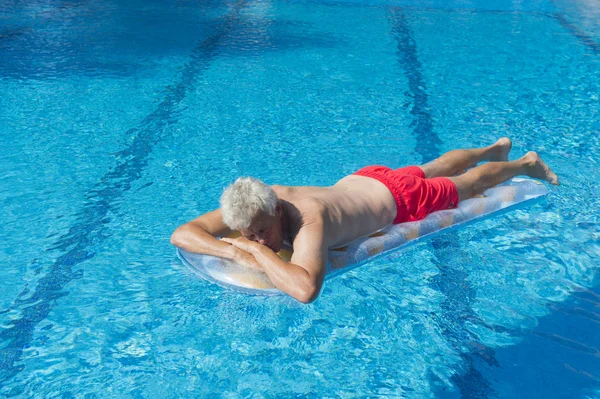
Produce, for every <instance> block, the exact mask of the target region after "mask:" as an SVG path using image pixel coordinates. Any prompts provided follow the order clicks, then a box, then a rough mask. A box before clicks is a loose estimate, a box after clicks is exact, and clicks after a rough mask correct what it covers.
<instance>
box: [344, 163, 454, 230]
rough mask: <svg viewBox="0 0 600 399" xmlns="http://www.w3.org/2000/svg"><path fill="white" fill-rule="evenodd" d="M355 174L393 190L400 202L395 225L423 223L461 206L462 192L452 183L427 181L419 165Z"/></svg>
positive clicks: (441, 179) (377, 168)
mask: <svg viewBox="0 0 600 399" xmlns="http://www.w3.org/2000/svg"><path fill="white" fill-rule="evenodd" d="M354 174H355V175H359V176H366V177H370V178H373V179H375V180H378V181H380V182H381V183H383V184H385V186H386V187H387V188H388V190H390V192H391V193H392V195H393V196H394V200H395V201H396V218H395V219H394V224H398V223H403V222H412V221H415V220H421V219H423V218H424V217H425V216H427V215H429V214H430V213H432V212H435V211H439V210H442V209H451V208H456V206H457V205H458V189H457V188H456V185H455V184H454V183H453V182H452V180H450V179H448V178H447V177H434V178H432V179H427V178H425V173H423V170H422V169H421V168H419V167H418V166H408V167H406V168H400V169H390V168H388V167H386V166H367V167H366V168H362V169H360V170H359V171H357V172H356V173H354Z"/></svg>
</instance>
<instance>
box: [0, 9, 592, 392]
mask: <svg viewBox="0 0 600 399" xmlns="http://www.w3.org/2000/svg"><path fill="white" fill-rule="evenodd" d="M599 71H600V5H599V3H598V2H596V1H594V0H578V1H567V0H553V1H551V0H539V1H530V2H520V1H506V0H490V1H482V0H480V1H475V0H472V1H470V0H462V1H459V0H456V1H443V0H428V1H416V0H414V1H408V0H407V1H402V0H333V1H331V0H271V1H269V0H239V1H237V2H235V1H210V0H206V1H183V0H178V1H174V2H171V3H170V4H167V2H161V1H156V0H154V1H152V0H150V1H148V0H145V1H141V0H133V1H129V2H125V1H117V0H108V1H104V2H91V1H85V0H80V1H57V0H56V1H43V2H42V1H39V2H36V1H6V0H0V137H1V138H2V141H1V143H2V145H1V146H0V204H1V205H2V206H1V207H0V221H1V226H2V228H1V229H0V260H1V261H2V268H0V395H2V396H4V397H23V398H25V397H65V398H68V397H85V398H92V397H102V398H104V397H133V398H170V397H229V398H240V397H248V398H251V397H254V398H263V397H264V398H275V397H315V398H322V397H330V398H333V397H343V398H350V397H408V398H431V397H440V398H458V397H461V398H596V397H600V357H599V351H600V334H599V333H598V332H599V331H600V330H599V328H600V281H599V280H598V265H599V264H600V220H599V209H600V190H598V188H597V175H598V173H599V172H600V165H599V161H598V159H599V158H600V122H599V121H600V115H599V114H600V99H599V98H600V74H599ZM502 135H509V136H510V137H511V138H512V139H513V141H514V147H513V153H512V155H511V158H513V159H514V158H516V157H518V156H520V155H522V154H524V153H525V151H527V150H529V149H535V150H537V151H538V152H539V153H540V154H541V155H542V157H543V158H544V159H545V160H546V161H547V162H548V163H549V164H550V166H552V167H553V169H554V170H555V171H556V172H557V173H558V175H559V176H560V177H561V179H562V182H563V185H562V186H560V187H559V188H552V189H551V193H550V195H549V196H548V199H547V200H546V201H544V202H542V203H539V204H537V205H535V206H533V207H529V208H525V209H521V210H517V211H514V212H511V213H508V214H506V215H502V216H499V217H496V218H492V219H489V220H486V221H484V222H481V223H478V224H475V225H472V226H469V227H468V228H465V229H461V230H459V231H457V232H453V233H449V234H446V235H442V236H439V237H437V238H434V239H431V240H426V241H424V242H421V243H419V244H418V245H415V246H413V247H411V248H409V249H407V250H405V251H402V252H395V253H391V254H388V255H385V256H383V257H380V258H378V259H376V260H374V261H372V262H369V263H367V264H365V265H363V266H361V267H360V268H358V269H356V270H354V271H352V272H349V273H347V274H345V275H343V276H340V277H338V278H335V279H333V280H330V281H329V282H328V283H327V284H326V286H325V288H324V290H323V292H322V294H321V296H320V298H319V299H318V300H317V301H316V302H315V303H313V304H311V305H308V306H304V305H301V304H298V303H296V302H294V301H292V300H290V299H289V298H264V297H255V296H245V295H240V294H239V293H235V292H231V291H227V290H224V289H223V288H220V287H218V286H215V285H211V284H209V283H207V282H205V281H202V280H200V279H198V278H197V277H196V276H195V275H194V274H193V273H192V272H190V271H189V270H187V269H186V268H185V267H184V266H183V265H181V264H180V262H179V261H178V260H177V258H176V256H175V251H174V248H173V247H172V246H171V245H170V244H169V236H170V234H171V232H172V231H173V230H174V229H175V228H176V227H177V226H178V225H179V224H181V223H184V222H186V221H188V220H190V219H192V218H194V217H196V216H198V215H199V214H201V213H203V212H206V211H208V210H211V209H213V208H214V207H216V206H217V203H218V202H217V200H218V197H219V195H220V193H221V192H222V189H223V187H224V186H225V185H227V184H229V183H230V182H232V181H233V180H234V179H235V178H236V177H237V176H239V175H253V176H256V177H259V178H261V179H263V180H265V181H266V182H268V183H273V184H274V183H279V184H290V185H328V184H332V183H334V182H335V181H336V180H337V179H339V178H341V177H342V176H344V175H346V174H349V173H352V172H353V171H355V170H356V169H358V168H360V167H362V166H364V165H367V164H376V163H378V164H387V165H390V166H396V165H397V166H401V165H407V164H415V163H416V164H419V163H422V162H424V161H428V160H430V159H432V158H434V157H436V156H438V155H440V154H442V153H443V152H445V151H448V150H451V149H453V148H456V147H468V146H481V145H487V144H489V143H491V142H493V141H494V140H495V139H496V138H497V137H500V136H502Z"/></svg>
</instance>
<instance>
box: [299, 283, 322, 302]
mask: <svg viewBox="0 0 600 399" xmlns="http://www.w3.org/2000/svg"><path fill="white" fill-rule="evenodd" d="M320 293H321V290H320V289H319V287H318V286H316V285H314V286H310V287H306V288H304V289H302V291H301V292H300V293H299V294H298V296H297V297H296V299H297V300H298V301H300V302H302V303H304V304H309V303H311V302H314V301H315V300H316V299H317V298H318V297H319V294H320Z"/></svg>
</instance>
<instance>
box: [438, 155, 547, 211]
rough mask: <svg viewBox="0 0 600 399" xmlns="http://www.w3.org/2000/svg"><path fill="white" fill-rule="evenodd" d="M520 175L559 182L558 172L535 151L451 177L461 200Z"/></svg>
mask: <svg viewBox="0 0 600 399" xmlns="http://www.w3.org/2000/svg"><path fill="white" fill-rule="evenodd" d="M518 175H527V176H529V177H534V178H536V179H541V180H546V181H548V182H550V183H552V184H554V185H558V184H559V183H558V177H557V176H556V174H554V173H553V172H552V171H551V170H550V168H549V167H548V166H547V165H546V164H545V163H544V162H543V161H542V159H541V158H540V157H539V155H538V154H537V153H536V152H533V151H531V152H528V153H527V154H525V156H524V157H522V158H519V159H517V160H516V161H512V162H490V163H487V164H485V165H481V166H478V167H476V168H473V169H471V170H469V171H468V172H466V173H463V174H462V175H460V176H454V177H449V179H450V180H452V181H453V182H454V184H456V188H457V189H458V197H459V200H460V201H462V200H465V199H468V198H471V197H474V196H476V195H478V194H481V193H482V192H484V191H485V190H487V189H488V188H491V187H494V186H496V185H498V184H500V183H502V182H504V181H506V180H508V179H510V178H513V177H515V176H518Z"/></svg>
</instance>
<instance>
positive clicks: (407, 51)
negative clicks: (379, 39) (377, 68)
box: [390, 9, 442, 162]
mask: <svg viewBox="0 0 600 399" xmlns="http://www.w3.org/2000/svg"><path fill="white" fill-rule="evenodd" d="M390 14H391V15H390V18H391V20H392V23H393V27H392V33H393V35H394V38H395V39H396V42H397V43H398V45H397V51H396V54H397V55H398V63H399V64H400V66H401V67H402V69H403V71H404V74H405V76H406V79H407V80H408V89H409V91H407V92H405V93H404V95H405V97H407V99H408V100H410V101H411V103H412V108H411V109H410V114H411V115H412V116H413V120H412V122H411V124H410V126H411V127H412V128H413V133H414V136H415V138H416V139H417V145H416V148H415V151H416V152H417V153H418V154H419V155H421V160H422V161H423V162H429V161H431V160H433V159H435V158H437V157H439V156H440V150H439V148H438V146H439V145H440V144H441V142H442V141H441V140H440V138H439V137H438V136H437V134H436V133H435V131H434V129H433V117H432V116H431V113H430V107H429V99H428V97H427V86H426V85H425V79H424V78H423V74H422V73H421V69H422V68H421V62H420V61H419V57H418V54H417V45H416V43H415V40H414V39H413V37H412V34H411V32H410V29H409V28H408V26H407V24H406V20H405V18H406V17H405V16H404V14H403V13H402V12H401V11H400V10H398V9H392V10H390Z"/></svg>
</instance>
